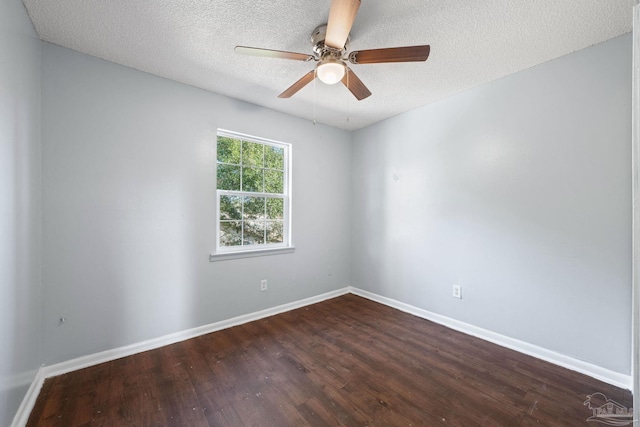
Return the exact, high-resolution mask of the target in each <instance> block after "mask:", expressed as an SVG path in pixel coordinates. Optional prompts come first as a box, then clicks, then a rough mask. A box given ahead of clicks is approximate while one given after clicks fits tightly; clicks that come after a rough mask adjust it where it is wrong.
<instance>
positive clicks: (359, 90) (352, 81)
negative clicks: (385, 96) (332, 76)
mask: <svg viewBox="0 0 640 427" xmlns="http://www.w3.org/2000/svg"><path fill="white" fill-rule="evenodd" d="M342 83H343V84H344V85H345V86H346V87H347V89H349V90H350V91H351V93H352V94H353V96H355V97H356V98H357V99H358V101H362V100H363V99H365V98H368V97H369V96H371V92H370V91H369V89H367V87H366V86H365V85H364V83H362V80H360V79H359V78H358V76H356V73H354V72H353V70H352V69H351V68H349V67H347V72H346V73H345V74H344V77H343V78H342Z"/></svg>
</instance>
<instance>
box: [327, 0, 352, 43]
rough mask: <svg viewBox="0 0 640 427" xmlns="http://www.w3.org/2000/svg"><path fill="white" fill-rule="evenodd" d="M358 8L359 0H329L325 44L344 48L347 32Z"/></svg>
mask: <svg viewBox="0 0 640 427" xmlns="http://www.w3.org/2000/svg"><path fill="white" fill-rule="evenodd" d="M358 8H360V0H331V9H329V21H328V22H327V34H326V36H325V39H324V44H325V46H329V47H332V48H334V49H344V45H345V43H346V42H347V38H348V37H349V32H350V31H351V27H352V26H353V21H355V19H356V14H357V13H358Z"/></svg>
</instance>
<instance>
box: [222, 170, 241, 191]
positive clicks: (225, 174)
mask: <svg viewBox="0 0 640 427" xmlns="http://www.w3.org/2000/svg"><path fill="white" fill-rule="evenodd" d="M217 169H218V190H234V191H238V190H240V166H231V165H222V164H218V168H217Z"/></svg>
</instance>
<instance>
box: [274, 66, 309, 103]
mask: <svg viewBox="0 0 640 427" xmlns="http://www.w3.org/2000/svg"><path fill="white" fill-rule="evenodd" d="M315 78H316V70H311V71H309V72H308V73H307V74H305V75H304V76H302V78H301V79H300V80H298V81H297V82H295V83H294V84H292V85H291V86H289V88H288V89H287V90H285V91H284V92H282V93H281V94H280V95H278V98H291V96H293V95H294V94H295V93H296V92H298V91H299V90H300V89H302V88H303V87H305V86H306V85H308V84H309V83H311V82H312V81H313V79H315Z"/></svg>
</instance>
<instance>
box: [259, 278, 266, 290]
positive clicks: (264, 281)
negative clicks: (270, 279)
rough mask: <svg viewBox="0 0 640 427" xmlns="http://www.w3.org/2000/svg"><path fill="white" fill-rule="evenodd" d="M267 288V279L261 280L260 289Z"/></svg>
mask: <svg viewBox="0 0 640 427" xmlns="http://www.w3.org/2000/svg"><path fill="white" fill-rule="evenodd" d="M266 290H267V279H262V280H260V291H266Z"/></svg>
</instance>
